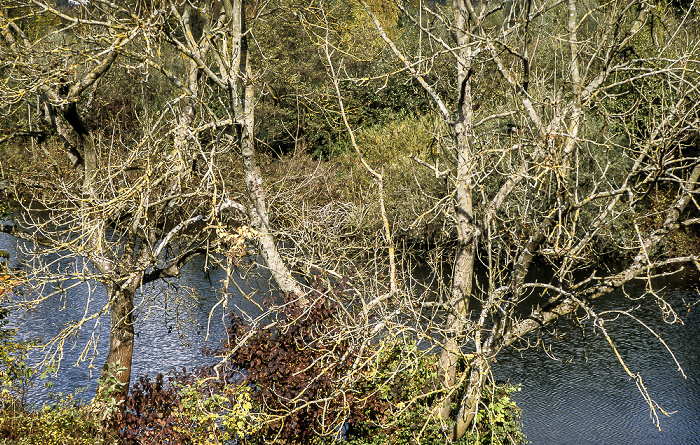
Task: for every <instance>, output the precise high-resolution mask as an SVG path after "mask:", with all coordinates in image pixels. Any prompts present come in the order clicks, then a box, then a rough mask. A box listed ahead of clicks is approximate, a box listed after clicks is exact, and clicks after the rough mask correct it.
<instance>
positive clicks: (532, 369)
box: [0, 234, 700, 445]
mask: <svg viewBox="0 0 700 445" xmlns="http://www.w3.org/2000/svg"><path fill="white" fill-rule="evenodd" d="M0 249H4V250H8V251H10V253H11V254H12V255H13V257H16V250H15V240H14V239H13V238H11V237H8V236H5V235H3V234H0ZM204 266H205V265H204V263H203V261H194V262H192V263H190V264H189V265H188V267H187V269H186V270H185V271H184V273H183V277H182V278H181V279H179V280H177V281H173V282H171V283H165V282H160V283H155V284H153V285H151V286H148V287H147V288H146V289H144V291H143V292H142V293H141V294H140V295H139V297H138V299H137V302H136V303H137V304H139V305H140V308H139V311H138V314H137V320H136V335H137V338H136V344H135V349H134V364H133V371H132V372H133V373H132V376H138V375H142V374H148V375H151V376H153V375H155V374H157V373H158V372H167V371H169V370H171V369H173V368H178V369H179V368H182V367H185V366H187V367H192V366H197V365H203V364H206V363H207V362H211V361H212V360H214V359H212V358H211V357H206V356H204V355H203V354H202V353H201V348H202V347H203V346H204V345H205V344H206V345H207V346H210V347H211V346H215V345H217V344H218V340H219V339H220V338H222V336H223V335H224V323H225V315H224V310H223V309H222V307H221V306H218V307H216V309H215V310H214V312H213V316H212V317H211V319H210V317H209V314H210V311H211V309H212V307H214V306H215V305H216V303H217V301H218V300H219V297H220V291H221V283H222V280H223V278H224V275H225V274H224V272H223V271H222V270H220V269H210V270H209V271H208V272H205V270H204V268H205V267H204ZM693 280H694V282H695V283H696V282H697V277H695V278H694V279H693ZM246 282H247V283H248V284H247V286H246V287H244V288H243V290H244V291H245V292H250V291H251V290H252V289H251V288H250V286H251V285H252V286H259V288H260V289H259V290H260V291H261V293H265V292H267V291H268V288H267V285H268V283H267V281H266V280H265V279H264V278H261V277H258V278H257V279H253V280H242V279H241V280H238V283H239V284H240V285H241V286H244V285H245V283H246ZM176 285H177V286H179V287H177V288H176V287H175V286H176ZM675 286H676V287H675V289H674V290H672V291H669V292H668V295H667V297H668V299H669V300H672V301H674V302H676V304H677V306H676V309H677V311H678V312H679V313H680V314H681V315H682V317H683V321H684V322H685V325H683V326H679V325H674V326H668V325H665V324H663V323H661V325H659V308H658V306H657V305H656V304H655V302H654V301H653V300H652V301H647V300H643V301H639V302H638V303H637V304H639V305H640V306H641V307H640V309H639V310H638V311H636V312H635V315H636V316H638V317H639V318H640V319H641V320H642V321H644V322H646V323H648V324H650V325H651V326H653V327H654V328H655V329H657V331H658V333H659V334H661V335H662V337H663V338H664V339H665V340H666V341H667V343H668V345H669V346H670V347H671V349H672V350H673V351H674V352H675V353H676V354H677V358H678V360H679V362H680V364H681V366H682V367H683V369H684V370H685V372H686V375H687V376H688V378H687V379H683V377H682V376H681V374H680V373H679V372H678V370H677V367H676V365H675V364H674V363H673V361H672V360H671V358H670V357H669V355H668V353H666V352H665V350H664V349H663V346H662V345H661V344H660V343H659V342H658V341H657V340H656V339H655V338H654V337H653V335H652V334H651V333H649V332H647V331H645V330H644V329H643V328H641V327H640V326H639V325H638V324H636V323H635V322H634V321H633V320H631V319H629V318H627V317H621V318H619V319H618V320H617V321H615V322H609V323H606V327H607V328H608V329H609V332H610V334H611V336H612V337H613V339H614V341H615V342H616V346H617V347H618V348H619V350H620V353H621V354H622V356H623V357H624V359H625V360H626V361H627V364H628V366H629V367H630V368H631V370H632V371H633V372H639V373H640V374H641V375H642V377H643V379H644V383H645V384H646V386H647V388H648V389H649V393H650V395H651V396H652V397H653V398H654V399H655V400H656V401H657V402H658V403H659V404H660V405H661V407H663V408H664V409H667V410H670V411H676V413H675V414H673V415H672V416H671V417H662V419H661V431H658V430H657V429H656V428H655V427H654V426H653V424H652V422H651V420H650V418H649V409H648V407H647V406H646V404H645V402H644V400H643V399H642V396H641V395H640V394H639V392H638V391H637V388H636V386H635V383H634V381H633V380H632V379H630V378H629V377H628V376H627V374H625V372H624V371H623V369H622V368H621V366H620V364H619V363H618V362H617V360H616V359H615V357H614V355H613V354H612V352H611V350H610V347H609V345H608V344H607V342H606V341H605V339H604V338H603V337H602V336H601V335H599V334H598V333H596V332H595V331H594V330H593V329H592V328H591V327H590V322H589V323H588V324H587V325H586V326H587V327H586V328H584V329H581V328H578V327H575V326H574V325H573V323H571V322H570V321H567V320H563V321H561V322H560V324H559V326H557V330H556V332H554V333H552V334H550V335H545V336H544V337H543V342H541V343H540V344H539V347H538V348H537V349H536V350H528V351H524V352H522V353H519V352H517V351H515V350H511V351H510V352H508V353H507V354H504V355H503V356H502V357H499V359H498V362H497V363H496V364H495V366H494V373H495V375H496V378H498V379H501V380H509V381H510V382H511V383H516V384H517V383H520V384H522V385H523V389H522V392H520V393H518V394H517V395H516V396H515V398H516V400H517V402H518V404H519V405H520V407H521V408H522V410H523V424H524V429H525V433H526V434H527V436H528V439H529V440H530V441H531V442H532V443H533V444H535V445H547V444H552V445H564V444H577V445H586V444H606V445H617V444H619V445H627V444H639V445H645V444H650V445H651V444H654V445H655V444H669V445H670V444H678V445H681V444H683V445H686V444H700V439H699V438H698V433H699V432H700V340H699V339H700V307H698V306H696V307H693V308H691V309H690V310H689V309H688V307H686V306H684V305H683V300H685V301H686V302H692V301H695V300H697V293H696V292H695V291H693V290H692V289H690V288H689V287H685V288H684V287H679V286H678V283H676V285H675ZM190 291H191V292H190ZM231 292H232V293H233V294H234V295H238V297H234V298H232V299H231V300H230V301H229V306H228V310H233V311H236V312H239V313H240V312H243V311H245V312H247V313H249V314H252V315H253V316H255V315H257V314H258V310H257V309H256V307H255V305H253V304H252V303H251V302H249V301H248V300H247V299H246V298H244V297H242V296H240V295H241V294H240V293H239V292H238V290H234V288H233V287H232V288H231ZM189 293H194V294H195V295H196V298H194V299H192V298H182V297H183V296H185V295H187V294H189ZM641 293H642V290H641V289H638V290H637V295H639V294H641ZM88 297H89V298H90V299H91V302H90V306H91V308H99V307H101V306H103V305H104V304H105V303H106V297H105V293H104V289H103V287H102V286H101V285H94V284H93V285H89V284H87V283H81V285H80V286H79V287H76V288H73V289H71V290H70V291H69V292H68V293H66V294H65V295H64V296H63V298H61V299H59V298H56V299H54V300H52V301H51V302H50V304H43V305H40V306H39V307H38V308H37V309H36V311H33V312H31V313H29V314H27V315H25V316H23V317H22V318H21V319H20V320H19V321H18V324H19V326H18V327H19V328H20V329H21V335H22V336H23V337H24V338H30V337H36V336H42V337H44V338H51V337H53V336H54V335H55V333H56V332H57V331H58V330H59V328H60V327H61V326H62V324H64V323H67V322H69V321H71V320H74V319H76V318H78V317H79V316H81V315H82V311H84V310H85V304H86V301H87V299H88ZM620 298H624V296H622V295H621V294H619V295H616V296H611V297H609V298H608V299H607V300H606V301H601V302H600V303H598V304H597V306H596V310H597V311H599V312H601V311H604V310H606V309H611V308H613V307H614V306H615V302H616V299H620ZM210 321H211V324H210V336H209V339H208V340H207V341H206V342H205V336H206V329H207V323H209V322H210ZM91 327H92V325H87V326H86V327H85V328H84V329H83V330H82V331H81V333H80V335H79V336H78V337H77V338H73V339H70V340H69V341H68V342H66V345H65V348H64V357H63V364H62V368H61V371H60V373H59V376H58V378H57V379H55V386H54V387H53V388H52V389H51V391H52V392H64V393H66V392H73V391H75V390H76V389H79V388H85V387H87V390H86V392H85V393H84V394H85V396H84V397H85V398H89V397H91V396H92V394H94V391H95V388H96V379H97V377H98V376H99V373H100V369H101V367H102V365H103V360H104V357H105V356H106V351H107V344H108V338H109V318H108V315H107V314H105V315H103V316H102V317H101V318H100V319H99V320H97V325H96V326H95V329H94V331H93V330H92V329H90V328H91ZM93 332H94V335H95V336H99V340H98V341H97V342H96V351H97V352H98V353H99V355H98V356H97V357H96V359H95V361H94V368H92V369H90V367H89V366H88V365H89V362H82V363H81V364H79V365H78V366H73V365H74V364H75V363H76V361H77V360H78V358H79V357H80V354H81V351H82V349H83V347H84V346H85V344H86V343H87V342H88V340H89V339H90V338H91V336H92V335H93ZM543 345H544V346H546V347H547V348H548V352H547V353H546V352H545V351H544V349H543ZM551 357H554V358H555V359H553V358H551ZM47 398H48V391H47V390H46V389H45V388H43V387H42V386H41V385H39V386H38V387H37V388H35V389H34V390H33V392H32V394H31V397H30V401H31V402H34V403H41V402H44V401H46V400H47Z"/></svg>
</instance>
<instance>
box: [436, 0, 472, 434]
mask: <svg viewBox="0 0 700 445" xmlns="http://www.w3.org/2000/svg"><path fill="white" fill-rule="evenodd" d="M453 11H454V14H455V20H456V25H457V43H458V45H459V48H460V49H459V50H458V51H457V66H456V68H457V85H458V88H459V89H458V93H459V100H458V102H457V120H456V122H455V125H454V132H455V144H456V151H457V176H456V178H455V189H456V193H455V203H454V212H455V219H456V221H457V239H458V242H459V244H458V246H457V252H456V253H455V263H454V270H453V272H452V274H453V275H452V292H451V296H450V301H449V302H448V307H449V309H450V313H449V315H448V317H447V325H446V328H447V329H446V331H447V336H446V338H445V345H444V347H443V349H442V351H441V353H440V367H441V370H442V372H443V384H444V387H445V390H446V391H448V392H451V394H452V395H451V396H450V397H447V398H446V399H445V400H444V401H443V403H442V406H441V407H440V416H441V417H442V418H443V419H446V420H447V419H449V418H450V417H452V415H453V411H452V405H453V402H454V398H455V395H457V394H458V393H459V392H460V390H459V388H455V385H456V383H457V380H458V379H457V368H458V365H459V361H460V359H461V357H462V351H461V349H462V346H463V344H462V343H463V339H464V338H465V334H466V328H467V325H468V321H469V313H468V311H469V299H470V297H471V294H472V286H473V282H474V261H475V256H476V246H477V243H478V242H479V236H480V229H479V227H478V226H477V225H476V223H475V219H474V206H473V198H472V178H471V177H472V174H473V171H474V168H475V162H474V154H473V150H472V141H471V137H472V131H473V128H472V124H473V118H474V112H473V109H472V91H471V85H470V82H469V76H470V74H471V61H472V57H473V55H472V53H471V48H470V46H469V45H470V37H469V36H470V34H469V32H468V29H467V27H468V15H469V12H468V8H467V3H466V2H465V0H454V1H453ZM476 346H477V353H479V352H480V350H479V349H480V348H479V345H476ZM470 386H471V385H470ZM470 389H471V388H470ZM480 393H481V392H480V390H479V394H480ZM462 408H464V407H462ZM462 408H460V409H458V412H459V413H461V412H462ZM454 420H455V429H454V430H453V432H452V439H453V440H458V439H459V438H460V437H462V435H464V432H465V431H466V427H467V425H468V423H469V422H471V418H468V417H463V416H458V418H456V419H454ZM465 422H466V423H465Z"/></svg>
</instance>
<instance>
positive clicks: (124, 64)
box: [0, 1, 302, 386]
mask: <svg viewBox="0 0 700 445" xmlns="http://www.w3.org/2000/svg"><path fill="white" fill-rule="evenodd" d="M198 6H199V8H195V6H194V5H193V4H192V3H190V2H175V1H173V2H163V3H162V4H159V5H157V7H154V5H152V4H150V3H148V2H138V1H137V2H124V3H112V2H107V1H95V2H91V3H89V4H87V3H86V4H84V5H82V6H81V7H76V8H72V9H69V10H65V9H61V8H57V7H56V6H55V5H53V4H52V3H51V2H41V1H39V2H26V3H21V2H11V4H3V6H2V8H1V9H0V11H1V13H2V16H1V19H2V33H3V34H2V37H3V40H2V46H1V48H2V64H3V65H2V66H3V68H2V69H3V70H4V71H5V73H6V74H7V79H8V82H6V83H4V85H3V102H4V104H5V105H8V106H10V107H13V108H12V112H14V113H15V115H21V110H22V104H23V103H25V102H27V101H30V102H31V101H32V100H34V101H36V102H35V103H34V104H38V106H39V107H40V108H41V109H42V111H43V116H44V118H45V121H46V123H47V124H48V125H49V126H50V127H51V128H53V129H54V130H55V131H56V133H57V135H58V137H59V138H60V140H61V141H62V143H63V144H64V152H65V155H66V157H67V159H68V160H69V161H70V164H71V166H72V169H73V173H72V174H71V173H68V172H65V171H64V172H63V174H56V175H55V176H54V177H51V178H50V179H49V180H48V181H46V180H42V181H37V180H34V181H33V182H32V187H35V189H34V190H31V191H28V190H26V189H24V188H23V187H22V183H21V182H20V183H18V184H16V188H15V191H16V192H17V197H18V199H19V200H20V202H22V197H23V196H25V195H27V194H30V193H32V192H33V193H34V195H35V196H34V198H35V199H34V201H33V202H31V203H29V204H28V205H27V206H25V208H24V212H23V213H22V219H21V221H17V223H16V224H14V225H6V226H3V230H4V231H6V232H9V233H12V234H14V235H16V236H18V237H21V238H25V239H27V240H30V241H32V242H34V243H35V244H36V245H40V246H43V247H42V248H41V249H38V251H37V252H36V253H37V255H38V256H39V257H41V256H42V255H46V254H48V253H50V252H55V253H57V254H59V255H70V256H78V257H84V258H86V259H87V260H89V262H90V263H89V264H90V266H87V267H85V268H76V270H74V271H72V275H73V276H72V277H71V276H67V277H65V278H66V279H69V278H76V277H77V278H78V279H80V280H83V281H86V280H96V281H98V282H101V283H103V284H104V286H105V288H106V289H107V294H108V298H109V302H108V305H107V306H106V307H105V308H100V309H99V310H98V311H97V312H96V313H93V312H91V311H88V308H86V311H85V312H86V315H85V317H84V318H83V319H81V320H76V321H75V323H74V324H72V325H71V326H69V327H67V328H66V329H64V331H63V332H62V333H61V335H60V336H59V337H57V338H55V339H54V340H53V344H54V346H56V347H59V348H60V347H61V346H62V344H63V341H64V339H65V338H66V337H67V336H69V335H70V334H72V333H74V332H76V331H77V330H78V329H80V328H81V327H82V326H83V325H85V324H86V323H88V322H90V320H93V321H94V319H96V317H98V315H99V314H100V313H102V312H103V311H109V313H110V316H111V324H112V326H111V330H110V351H109V354H108V356H107V359H106V363H105V366H104V368H103V376H105V375H107V373H108V372H110V369H112V368H111V366H112V365H113V364H115V363H116V364H118V367H120V368H121V369H120V370H119V372H118V376H119V379H120V380H121V381H122V382H123V383H125V384H128V382H129V380H130V370H131V361H132V354H133V342H134V318H133V317H134V293H135V292H136V291H137V289H139V288H140V287H142V286H143V285H145V284H147V283H150V282H152V281H154V280H157V279H162V278H173V277H178V276H179V274H180V270H181V268H182V267H183V266H184V265H185V264H186V263H187V262H188V261H189V260H190V259H192V258H193V257H195V256H198V255H203V254H207V253H208V252H209V251H210V250H211V249H216V248H217V247H218V241H219V240H222V239H224V240H228V241H230V240H231V237H230V236H229V237H226V233H227V229H226V227H225V225H224V224H223V223H222V220H221V218H220V216H221V215H222V214H223V212H227V214H229V215H230V211H234V212H243V213H244V214H245V216H244V215H243V214H240V215H239V216H243V221H245V220H248V219H249V220H250V222H249V223H248V224H249V226H250V227H251V228H252V229H253V232H252V233H255V236H254V239H255V240H257V242H258V243H259V245H260V247H261V252H262V254H263V256H264V258H265V260H266V262H267V264H269V266H270V270H271V271H272V273H273V275H274V277H275V279H276V281H277V282H278V283H279V285H280V287H281V289H282V290H283V291H285V292H295V293H297V294H298V295H302V292H301V291H300V288H299V285H298V284H297V283H296V282H295V281H294V280H292V278H291V274H290V272H289V271H288V270H287V268H286V266H285V265H284V264H283V262H282V261H281V259H280V257H279V253H278V252H277V248H276V245H275V243H274V239H273V237H272V234H271V231H270V228H269V221H268V216H267V208H266V203H265V197H264V192H263V187H262V178H261V176H260V171H259V168H258V166H257V164H256V159H255V151H254V145H253V142H254V138H253V134H252V131H253V124H254V103H255V98H254V96H253V85H252V80H253V79H252V77H251V76H252V75H251V69H250V67H249V65H248V57H249V56H248V49H247V43H246V40H247V38H248V32H247V30H246V6H245V5H244V2H241V1H235V2H229V1H224V2H222V3H215V4H211V2H202V4H201V5H198ZM195 24H196V25H197V26H198V27H199V35H198V36H197V38H196V39H195V37H194V35H193V30H192V29H193V26H194V25H195ZM168 49H169V50H170V51H169V52H167V51H168ZM164 51H165V52H167V55H164V53H163V52H164ZM178 54H180V55H184V57H185V62H184V63H183V62H182V58H181V57H179V56H178ZM117 65H118V66H119V74H120V75H124V74H128V73H129V72H132V71H138V72H139V73H140V74H141V75H143V76H153V77H154V78H157V80H156V82H160V83H161V84H164V85H167V87H166V88H167V91H174V92H175V93H179V97H178V95H177V94H175V95H174V97H172V99H171V100H170V101H169V102H168V103H167V106H168V111H166V112H165V113H160V110H157V111H153V110H151V109H144V110H143V111H141V112H135V113H134V115H132V116H131V119H134V120H137V119H138V122H139V124H140V126H142V128H143V129H142V131H141V133H140V136H139V137H137V138H132V139H129V140H123V139H117V140H115V139H114V138H112V139H111V140H105V139H102V138H100V140H99V141H98V140H96V137H95V134H94V131H93V129H91V128H90V126H89V125H88V124H87V123H86V122H87V120H89V118H90V117H91V116H90V115H91V113H94V112H95V110H94V109H91V107H93V106H94V105H95V102H96V101H95V100H94V99H95V96H98V100H99V94H100V90H99V88H98V87H99V86H100V85H99V84H100V82H102V83H104V84H108V83H111V82H114V83H115V84H116V85H120V82H119V80H118V79H116V80H115V78H111V79H110V78H109V77H108V73H109V70H110V69H112V70H115V69H117V68H115V66H117ZM202 74H204V77H202ZM205 80H206V81H205ZM207 81H208V82H209V83H213V85H214V88H215V89H217V91H221V92H222V94H221V96H220V97H221V98H222V99H223V100H224V103H225V104H226V106H225V113H224V115H223V116H221V115H219V116H217V115H216V114H215V113H213V112H212V111H211V110H210V109H208V108H206V105H203V104H205V102H206V101H205V100H204V98H206V97H207V95H208V94H211V90H210V88H208V87H207ZM121 85H124V84H123V83H122V84H121ZM17 110H20V111H17ZM199 110H201V111H199ZM198 111H199V113H201V117H200V116H198ZM159 113H160V114H159ZM86 115H87V116H88V119H86V117H85V116H86ZM229 129H234V130H235V132H234V133H233V134H228V133H227V130H229ZM206 132H209V133H211V134H214V136H212V138H213V139H216V141H219V140H220V139H221V138H223V140H224V141H225V142H227V143H230V142H231V141H234V140H235V141H237V142H236V143H237V144H238V146H239V149H240V154H241V157H242V160H243V171H244V174H243V176H244V177H245V185H246V187H247V191H248V193H247V195H246V196H247V198H248V202H247V206H244V205H242V204H240V203H238V202H235V201H234V200H232V199H231V198H230V197H229V195H228V194H227V191H226V187H225V185H224V180H223V179H224V177H228V175H224V174H222V171H221V169H222V168H224V169H229V172H230V168H231V165H232V163H231V162H230V161H227V162H225V166H224V165H222V160H227V157H228V156H230V148H229V145H227V144H224V143H212V144H209V145H205V144H203V143H202V141H203V139H204V136H205V133H206ZM209 133H207V134H209ZM197 164H198V165H197ZM15 179H19V178H15ZM246 208H247V210H246ZM234 220H235V221H241V220H240V218H234ZM237 224H240V222H239V223H237ZM47 267H48V266H41V265H40V263H37V264H36V265H35V268H34V273H36V274H37V275H40V274H42V273H44V274H52V272H51V271H50V270H49V269H48V268H47ZM68 275H71V274H68ZM47 297H48V296H47V295H43V296H42V295H39V297H38V298H39V300H40V299H43V298H47ZM88 346H89V345H88ZM88 346H86V349H87V348H88ZM127 386H128V385H127Z"/></svg>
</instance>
